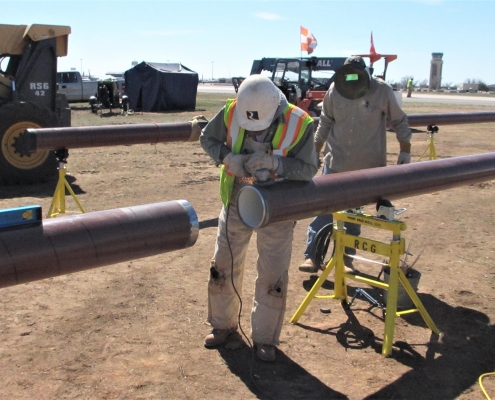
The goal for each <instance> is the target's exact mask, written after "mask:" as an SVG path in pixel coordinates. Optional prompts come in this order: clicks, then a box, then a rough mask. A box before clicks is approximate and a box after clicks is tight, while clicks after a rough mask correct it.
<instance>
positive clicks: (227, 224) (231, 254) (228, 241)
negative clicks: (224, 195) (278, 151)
mask: <svg viewBox="0 0 495 400" xmlns="http://www.w3.org/2000/svg"><path fill="white" fill-rule="evenodd" d="M229 213H230V205H228V206H227V212H226V216H225V238H226V240H227V246H228V247H229V252H230V260H231V262H230V281H231V283H232V287H233V288H234V292H235V294H236V295H237V298H238V299H239V314H237V325H238V326H239V330H240V331H241V332H242V335H243V336H244V338H245V339H246V341H247V342H248V345H249V347H250V348H251V361H250V363H249V377H250V378H251V382H252V383H253V385H254V387H255V388H256V389H257V390H258V391H259V392H260V393H261V394H263V395H265V396H266V397H267V398H268V399H270V400H272V397H270V396H268V395H267V394H266V393H265V392H264V391H263V390H261V388H260V387H259V386H258V384H257V383H256V381H255V379H254V370H253V369H254V345H253V343H251V340H249V338H248V336H247V335H246V333H245V332H244V330H243V329H242V326H241V314H242V298H241V295H240V294H239V292H238V291H237V288H236V287H235V283H234V254H233V253H232V247H231V246H230V239H229Z"/></svg>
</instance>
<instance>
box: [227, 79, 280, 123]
mask: <svg viewBox="0 0 495 400" xmlns="http://www.w3.org/2000/svg"><path fill="white" fill-rule="evenodd" d="M280 94H281V92H280V90H279V89H278V88H277V87H276V86H275V85H274V83H273V82H272V81H271V80H270V79H269V78H267V77H266V76H262V75H257V74H255V75H250V76H248V77H247V78H246V79H244V80H243V81H242V83H241V85H240V86H239V90H238V91H237V105H236V108H235V112H234V117H235V118H236V120H237V122H238V124H239V126H240V127H241V128H244V129H247V130H248V131H261V130H264V129H266V128H268V127H269V126H270V124H271V123H272V121H273V117H274V116H275V113H276V111H277V109H278V106H279V105H280Z"/></svg>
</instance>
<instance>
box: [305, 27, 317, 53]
mask: <svg viewBox="0 0 495 400" xmlns="http://www.w3.org/2000/svg"><path fill="white" fill-rule="evenodd" d="M317 44H318V42H317V41H316V38H315V37H314V36H313V34H312V33H311V32H310V31H309V30H308V29H306V28H305V27H304V26H301V51H307V52H308V54H311V53H312V52H313V50H314V49H315V47H316V45H317Z"/></svg>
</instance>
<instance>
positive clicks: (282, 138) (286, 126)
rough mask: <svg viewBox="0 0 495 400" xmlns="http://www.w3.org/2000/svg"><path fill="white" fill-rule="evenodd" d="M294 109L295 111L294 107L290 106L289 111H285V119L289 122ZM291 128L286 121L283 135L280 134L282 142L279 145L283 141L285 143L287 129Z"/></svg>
mask: <svg viewBox="0 0 495 400" xmlns="http://www.w3.org/2000/svg"><path fill="white" fill-rule="evenodd" d="M292 111H294V108H293V107H290V108H289V109H288V110H287V112H286V113H285V120H286V121H287V122H288V121H289V119H290V117H291V114H292ZM288 128H289V124H288V123H286V124H284V128H283V129H282V135H280V143H279V144H278V146H281V145H282V143H284V140H285V136H286V135H287V129H288Z"/></svg>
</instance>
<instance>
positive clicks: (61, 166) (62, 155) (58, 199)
mask: <svg viewBox="0 0 495 400" xmlns="http://www.w3.org/2000/svg"><path fill="white" fill-rule="evenodd" d="M55 155H56V157H57V160H58V182H57V186H56V187H55V193H54V195H53V199H52V203H51V205H50V208H49V210H48V214H47V218H53V217H56V216H57V215H59V214H65V189H67V190H68V192H69V193H70V195H71V196H72V198H73V199H74V201H75V202H76V204H77V206H78V207H79V210H80V211H81V212H82V213H84V212H85V211H84V208H83V206H82V205H81V203H80V202H79V200H78V199H77V197H76V194H75V193H74V191H73V190H72V188H71V187H70V185H69V182H67V179H66V175H67V168H66V167H65V164H66V163H67V157H68V156H69V152H68V151H67V150H66V149H60V150H56V151H55Z"/></svg>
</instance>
